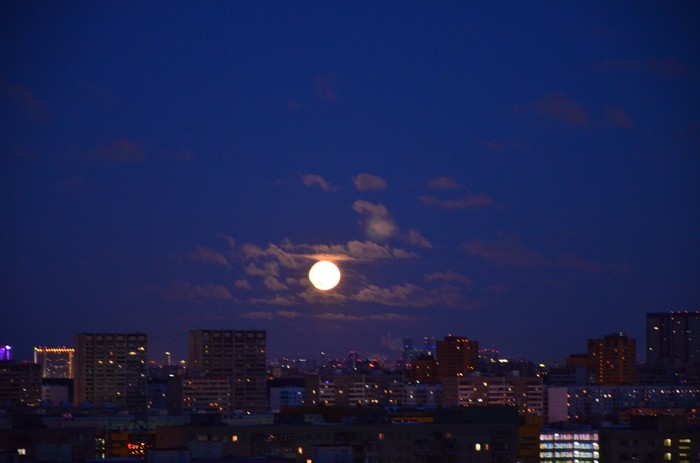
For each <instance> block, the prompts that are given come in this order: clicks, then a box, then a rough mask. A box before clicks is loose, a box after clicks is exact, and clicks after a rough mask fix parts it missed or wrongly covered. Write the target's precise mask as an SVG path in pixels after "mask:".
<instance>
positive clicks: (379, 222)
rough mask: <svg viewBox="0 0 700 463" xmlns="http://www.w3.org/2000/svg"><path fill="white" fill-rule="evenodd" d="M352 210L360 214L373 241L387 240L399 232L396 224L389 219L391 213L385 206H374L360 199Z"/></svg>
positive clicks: (353, 205)
mask: <svg viewBox="0 0 700 463" xmlns="http://www.w3.org/2000/svg"><path fill="white" fill-rule="evenodd" d="M352 209H353V210H354V211H355V212H357V213H358V214H360V216H361V217H362V222H363V226H364V228H365V231H366V232H367V234H368V235H369V236H370V237H372V238H373V239H378V240H385V239H387V238H390V237H392V236H394V235H395V234H396V233H397V232H398V228H397V227H396V223H394V221H393V220H392V219H391V218H389V213H388V211H387V209H386V207H385V206H384V205H383V204H373V203H370V202H368V201H365V200H362V199H358V200H357V201H355V202H354V203H353V204H352Z"/></svg>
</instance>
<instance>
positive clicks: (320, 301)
mask: <svg viewBox="0 0 700 463" xmlns="http://www.w3.org/2000/svg"><path fill="white" fill-rule="evenodd" d="M299 297H300V298H301V299H302V300H303V301H304V302H306V303H307V304H313V305H339V304H342V303H344V302H346V301H347V296H345V295H343V294H341V293H339V292H335V291H318V290H317V289H314V288H311V287H307V288H306V290H304V291H303V292H301V293H300V294H299Z"/></svg>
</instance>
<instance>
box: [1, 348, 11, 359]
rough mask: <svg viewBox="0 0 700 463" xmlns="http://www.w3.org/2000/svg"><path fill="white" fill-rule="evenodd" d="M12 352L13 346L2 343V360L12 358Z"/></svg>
mask: <svg viewBox="0 0 700 463" xmlns="http://www.w3.org/2000/svg"><path fill="white" fill-rule="evenodd" d="M11 354H12V346H10V345H7V344H0V362H2V361H3V360H12V359H11V358H10V357H11Z"/></svg>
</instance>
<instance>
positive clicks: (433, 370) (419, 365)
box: [406, 355, 438, 384]
mask: <svg viewBox="0 0 700 463" xmlns="http://www.w3.org/2000/svg"><path fill="white" fill-rule="evenodd" d="M437 379H438V373H437V361H436V360H435V357H431V356H428V355H421V356H419V357H417V358H415V359H414V360H413V361H412V362H411V367H410V368H409V369H408V371H406V380H408V381H409V382H412V383H420V384H435V383H436V382H437Z"/></svg>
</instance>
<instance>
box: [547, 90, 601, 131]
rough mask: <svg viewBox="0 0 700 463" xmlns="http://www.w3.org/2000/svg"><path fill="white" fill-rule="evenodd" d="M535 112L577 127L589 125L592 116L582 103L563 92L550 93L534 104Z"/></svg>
mask: <svg viewBox="0 0 700 463" xmlns="http://www.w3.org/2000/svg"><path fill="white" fill-rule="evenodd" d="M533 109H534V111H535V113H537V114H539V115H541V116H545V117H547V118H549V119H552V120H556V121H559V122H563V123H566V124H569V125H573V126H576V127H588V126H589V125H590V118H589V116H588V112H587V111H586V109H585V108H584V107H583V106H581V104H580V103H579V102H578V101H576V100H574V99H573V98H571V97H570V96H568V95H566V94H564V93H562V92H554V93H548V94H546V95H542V97H541V98H540V99H539V100H537V101H536V102H535V103H534V104H533Z"/></svg>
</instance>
